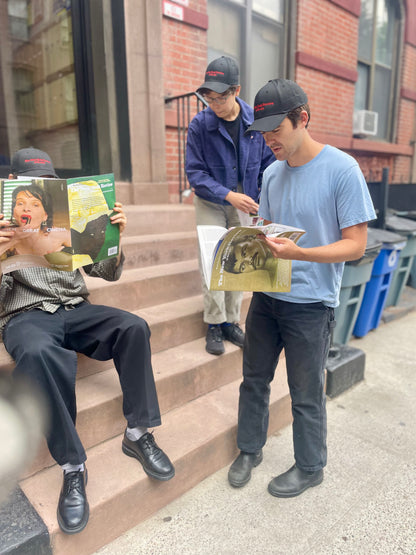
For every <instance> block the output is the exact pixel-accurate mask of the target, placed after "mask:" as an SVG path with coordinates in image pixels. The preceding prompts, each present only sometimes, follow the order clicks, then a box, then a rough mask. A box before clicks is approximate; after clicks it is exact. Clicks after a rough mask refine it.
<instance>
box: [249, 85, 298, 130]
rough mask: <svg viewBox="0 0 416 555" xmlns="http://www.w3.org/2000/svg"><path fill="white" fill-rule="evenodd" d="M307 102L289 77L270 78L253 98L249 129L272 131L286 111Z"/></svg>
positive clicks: (280, 121) (285, 114)
mask: <svg viewBox="0 0 416 555" xmlns="http://www.w3.org/2000/svg"><path fill="white" fill-rule="evenodd" d="M307 103H308V97H307V96H306V93H305V91H304V90H303V89H301V88H300V87H299V85H298V84H297V83H295V82H294V81H290V80H289V79H271V80H270V81H269V82H268V83H266V85H264V87H262V88H261V89H260V90H259V92H258V93H257V94H256V97H255V99H254V122H253V123H252V124H251V125H250V127H248V128H247V131H246V133H248V132H249V131H273V129H276V127H279V125H280V124H281V123H282V121H283V120H284V119H285V117H286V116H287V115H288V113H289V112H290V111H292V110H294V109H295V108H299V106H303V105H304V104H307Z"/></svg>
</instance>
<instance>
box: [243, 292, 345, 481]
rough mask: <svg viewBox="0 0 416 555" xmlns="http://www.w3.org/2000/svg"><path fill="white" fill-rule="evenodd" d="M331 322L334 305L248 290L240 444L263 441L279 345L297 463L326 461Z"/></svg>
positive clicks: (255, 445)
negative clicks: (326, 387)
mask: <svg viewBox="0 0 416 555" xmlns="http://www.w3.org/2000/svg"><path fill="white" fill-rule="evenodd" d="M333 321H334V311H333V309H332V308H328V307H325V306H324V305H323V304H322V303H310V304H297V303H288V302H285V301H280V300H276V299H273V298H272V297H269V296H268V295H265V294H264V293H253V298H252V300H251V304H250V309H249V312H248V315H247V320H246V337H245V344H244V354H243V382H242V384H241V386H240V401H239V414H238V434H237V443H238V447H239V449H241V450H242V451H246V452H248V453H253V452H255V451H257V450H259V449H261V448H262V447H263V445H264V444H265V443H266V439H267V428H268V424H269V397H270V382H271V381H272V380H273V378H274V373H275V369H276V365H277V362H278V360H279V355H280V353H281V351H282V349H283V348H284V349H285V355H286V368H287V379H288V384H289V389H290V396H291V399H292V414H293V444H294V451H295V460H296V464H297V466H298V467H299V468H300V469H302V470H306V471H315V470H319V469H321V468H323V467H324V466H325V465H326V408H325V393H324V369H325V364H326V360H327V356H328V350H329V344H330V329H331V326H332V325H333Z"/></svg>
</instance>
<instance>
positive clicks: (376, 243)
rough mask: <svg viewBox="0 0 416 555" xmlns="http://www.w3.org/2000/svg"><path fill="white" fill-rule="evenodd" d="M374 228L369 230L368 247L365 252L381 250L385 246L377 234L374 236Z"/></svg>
mask: <svg viewBox="0 0 416 555" xmlns="http://www.w3.org/2000/svg"><path fill="white" fill-rule="evenodd" d="M374 231H375V230H374V228H372V227H369V228H368V229H367V245H366V247H365V252H366V253H367V252H370V251H374V250H380V249H381V247H382V246H383V241H381V240H380V239H379V238H378V237H377V236H376V234H374V233H373V232H374ZM377 231H378V230H377Z"/></svg>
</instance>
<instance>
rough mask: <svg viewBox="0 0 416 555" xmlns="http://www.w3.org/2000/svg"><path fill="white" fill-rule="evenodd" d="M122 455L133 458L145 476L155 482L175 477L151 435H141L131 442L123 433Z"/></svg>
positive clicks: (173, 470)
mask: <svg viewBox="0 0 416 555" xmlns="http://www.w3.org/2000/svg"><path fill="white" fill-rule="evenodd" d="M122 449H123V453H124V454H125V455H128V456H129V457H134V458H135V459H137V460H138V461H139V462H140V463H141V464H142V466H143V469H144V471H145V472H146V474H148V475H149V476H151V477H152V478H156V480H170V479H171V478H173V477H174V476H175V469H174V467H173V464H172V463H171V462H170V460H169V458H168V456H167V455H166V454H165V453H164V452H163V451H162V449H160V447H158V446H157V444H156V441H155V438H154V437H153V434H152V433H150V432H147V433H145V434H144V435H142V437H141V438H140V439H138V440H137V441H131V440H130V439H129V438H128V437H127V435H126V433H124V438H123V443H122Z"/></svg>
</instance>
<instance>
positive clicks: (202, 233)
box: [197, 224, 305, 292]
mask: <svg viewBox="0 0 416 555" xmlns="http://www.w3.org/2000/svg"><path fill="white" fill-rule="evenodd" d="M197 229H198V238H199V244H200V250H201V259H202V261H203V270H204V277H205V281H206V283H207V286H208V288H209V289H211V290H216V291H265V292H271V291H281V292H288V291H290V287H291V272H292V262H291V260H282V259H279V258H275V257H274V256H273V255H272V253H271V251H270V249H269V247H268V245H267V243H266V242H265V241H264V239H262V238H261V236H263V237H264V236H266V235H268V236H270V237H287V238H289V239H291V240H292V241H295V242H297V241H298V239H299V238H300V237H301V236H302V235H303V234H304V233H305V231H304V230H302V229H298V228H294V227H289V226H284V225H281V224H269V225H267V226H245V227H235V228H232V229H230V230H226V229H225V228H222V227H219V226H197Z"/></svg>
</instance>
